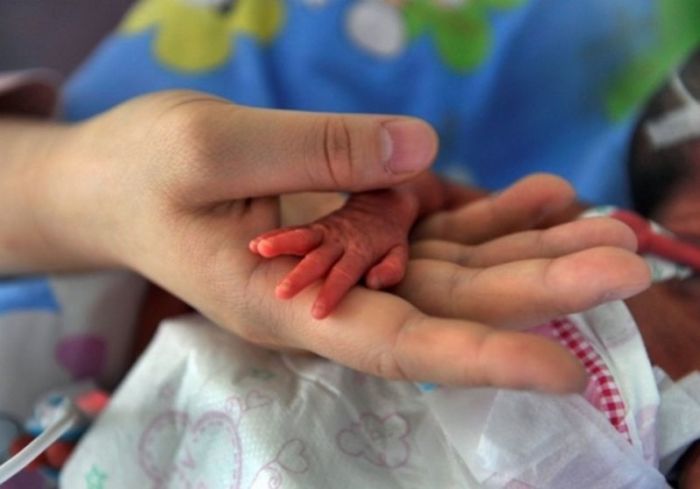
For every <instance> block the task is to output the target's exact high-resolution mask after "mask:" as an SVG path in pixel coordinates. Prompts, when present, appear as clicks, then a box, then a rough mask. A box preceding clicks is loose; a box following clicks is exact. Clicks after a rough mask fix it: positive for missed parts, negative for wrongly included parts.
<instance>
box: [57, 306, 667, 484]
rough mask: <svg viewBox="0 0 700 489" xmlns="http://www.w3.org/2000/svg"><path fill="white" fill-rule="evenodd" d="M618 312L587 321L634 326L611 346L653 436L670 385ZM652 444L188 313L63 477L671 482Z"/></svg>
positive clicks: (120, 394)
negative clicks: (279, 346) (388, 374)
mask: <svg viewBox="0 0 700 489" xmlns="http://www.w3.org/2000/svg"><path fill="white" fill-rule="evenodd" d="M611 307H612V309H607V310H605V309H601V310H597V311H595V312H593V313H592V314H589V315H588V316H585V315H582V316H580V317H578V318H577V319H576V321H577V322H581V321H583V322H586V323H587V324H588V322H590V321H591V319H596V320H600V319H601V318H604V317H607V319H606V320H607V321H610V320H614V321H613V322H615V323H616V324H621V325H622V329H621V330H619V331H618V332H620V331H626V332H627V333H630V334H631V336H624V335H622V336H620V335H615V334H610V335H603V336H604V339H605V341H606V342H607V343H601V344H612V345H616V346H617V347H618V348H617V350H616V349H613V351H620V350H619V347H620V346H622V348H623V349H627V350H629V351H628V353H629V354H630V356H628V359H629V358H637V359H638V360H640V361H641V365H629V366H618V367H620V368H623V369H624V371H621V373H622V374H623V375H629V376H630V377H631V378H630V379H628V381H626V382H627V383H625V382H621V383H620V386H621V390H622V392H623V395H628V396H629V395H630V394H629V393H632V394H633V395H632V397H633V398H634V399H636V401H635V400H633V401H632V402H630V403H628V409H629V410H630V412H629V416H628V417H627V418H626V419H627V420H628V421H629V423H631V424H633V425H634V426H633V427H631V429H630V433H646V432H649V426H647V424H648V423H650V422H651V425H652V427H653V425H654V421H655V417H654V416H655V414H656V406H657V405H658V392H657V391H656V390H655V385H656V384H655V382H654V379H653V377H652V376H651V369H650V367H649V366H648V361H647V363H646V364H644V362H645V361H646V360H645V358H646V356H645V354H644V352H643V347H642V351H641V353H639V352H634V351H633V350H634V349H635V348H638V347H639V346H640V345H641V341H640V340H639V338H638V337H635V334H636V335H638V333H636V329H634V328H633V329H632V330H631V331H630V330H629V329H628V328H629V323H628V322H626V320H627V319H629V318H628V316H623V317H622V320H620V319H621V318H620V317H619V315H618V314H619V312H620V311H621V309H619V304H618V305H613V306H611ZM632 324H633V323H632ZM588 326H590V331H597V330H598V327H597V326H596V325H593V326H591V325H590V324H588ZM590 331H589V334H590ZM635 338H636V339H635ZM597 339H598V340H600V339H601V338H600V337H598V338H597ZM613 340H614V341H613ZM630 341H631V342H630ZM635 345H636V346H635ZM616 368H617V367H616ZM645 369H647V370H648V372H647V371H646V370H645ZM647 373H648V376H647ZM635 377H640V378H642V379H645V380H644V382H642V383H641V384H640V383H637V382H635V380H634V378H635ZM649 379H651V380H650V383H647V382H646V381H648V380H649ZM649 389H651V390H650V391H649ZM648 391H649V392H648ZM654 399H656V403H657V404H656V405H655V404H654V402H653V400H654ZM647 401H651V402H652V404H651V406H649V405H647V404H646V403H647ZM649 416H651V418H649ZM640 422H641V424H640ZM651 432H652V433H653V430H652V431H651ZM641 438H643V436H642V437H640V436H639V435H635V436H634V437H633V442H632V443H630V442H629V441H627V439H626V438H625V437H624V436H622V435H621V434H620V433H618V432H617V431H615V429H613V427H612V426H611V425H610V424H609V422H608V420H607V418H606V417H605V416H604V415H603V414H602V413H600V412H599V411H597V410H596V409H595V408H593V407H592V406H591V405H590V404H589V403H587V402H586V401H585V400H584V399H583V398H582V397H580V396H567V397H560V396H546V395H541V394H533V393H525V392H514V391H506V390H496V389H436V390H434V391H431V392H429V393H427V394H421V393H420V392H419V390H418V389H417V388H416V387H415V386H414V385H412V384H409V383H402V382H390V381H385V380H382V379H377V378H373V377H369V376H366V375H363V374H359V373H357V372H354V371H352V370H350V369H346V368H344V367H340V366H338V365H335V364H333V363H331V362H328V361H325V360H323V359H319V358H316V357H299V356H286V355H281V354H277V353H271V352H268V351H265V350H262V349H259V348H256V347H253V346H251V345H248V344H246V343H244V342H243V341H241V340H239V339H237V338H236V337H235V336H233V335H229V334H228V333H225V332H223V331H220V330H219V329H218V328H216V327H214V326H213V325H211V324H210V323H208V322H207V321H205V320H204V319H202V318H200V317H197V316H188V317H184V318H180V319H178V320H174V321H170V322H167V323H166V324H164V325H163V326H162V327H161V329H160V330H159V332H158V334H157V336H156V338H155V339H154V341H153V343H152V344H151V346H150V347H149V349H148V350H147V351H146V353H145V354H144V355H143V356H142V358H141V359H140V360H139V362H138V363H137V365H136V366H135V367H134V368H133V370H132V372H131V373H130V375H129V376H128V378H127V379H126V380H125V382H124V383H123V384H122V386H121V387H120V389H119V390H118V391H117V392H116V393H115V395H114V397H113V399H112V402H111V404H110V406H109V408H108V409H107V410H106V412H105V413H104V414H103V415H102V416H101V417H100V419H99V420H98V422H97V423H96V424H95V425H94V427H93V428H92V430H91V431H90V432H89V433H88V434H87V436H86V437H85V438H84V439H83V440H82V441H81V444H80V445H79V447H78V449H77V451H76V452H75V454H74V456H73V457H72V458H71V460H70V461H69V463H68V465H67V466H66V467H65V469H64V471H63V472H62V479H61V482H62V486H63V487H68V488H72V487H80V485H81V484H84V482H85V480H86V478H91V477H92V478H97V479H100V480H103V481H108V485H109V487H158V488H165V487H191V488H198V489H199V488H202V489H203V488H218V487H226V488H245V489H248V488H258V487H284V488H285V489H286V488H311V487H322V488H346V487H347V488H358V487H363V488H364V487H368V488H375V487H376V488H385V487H389V488H393V487H396V488H426V487H431V488H432V487H435V488H462V487H464V488H480V487H508V488H516V487H519V488H560V487H561V488H577V487H581V488H590V487H596V488H610V489H612V488H635V489H637V488H663V487H666V484H665V481H664V478H663V476H662V475H661V473H660V472H658V470H657V469H656V468H655V466H654V462H653V459H654V456H650V454H649V453H646V452H645V443H643V442H642V441H640V440H641ZM635 440H636V441H635ZM105 487H107V486H105Z"/></svg>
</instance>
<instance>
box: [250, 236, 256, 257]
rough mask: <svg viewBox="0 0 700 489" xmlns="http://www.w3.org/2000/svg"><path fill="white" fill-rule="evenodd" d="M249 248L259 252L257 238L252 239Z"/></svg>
mask: <svg viewBox="0 0 700 489" xmlns="http://www.w3.org/2000/svg"><path fill="white" fill-rule="evenodd" d="M248 249H249V250H250V251H251V252H253V253H255V254H256V255H257V254H258V240H257V239H253V240H251V241H250V243H248Z"/></svg>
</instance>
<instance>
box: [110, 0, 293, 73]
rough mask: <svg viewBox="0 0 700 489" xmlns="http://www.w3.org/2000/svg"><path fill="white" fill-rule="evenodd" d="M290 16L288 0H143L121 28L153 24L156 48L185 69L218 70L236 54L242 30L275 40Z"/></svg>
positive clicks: (168, 62) (170, 63) (170, 62)
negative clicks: (285, 12)
mask: <svg viewBox="0 0 700 489" xmlns="http://www.w3.org/2000/svg"><path fill="white" fill-rule="evenodd" d="M283 19H284V3H283V0H142V1H141V2H140V3H138V4H137V5H136V6H135V7H134V8H133V9H132V10H131V11H130V12H129V14H128V15H127V17H126V19H125V20H124V22H123V23H122V25H121V27H120V29H121V32H123V33H125V34H136V33H141V32H143V31H146V30H149V29H153V30H154V41H153V43H154V44H153V47H152V49H153V53H154V55H155V56H156V58H157V59H158V60H159V61H161V62H162V63H163V64H165V65H166V66H168V67H170V68H172V69H175V70H179V71H185V72H200V71H208V70H213V69H215V68H217V67H219V66H221V65H222V64H224V63H225V62H226V61H228V60H229V59H230V58H231V57H232V56H233V52H234V48H235V38H236V37H237V36H238V35H244V36H249V37H252V38H254V39H256V40H258V41H259V42H261V43H269V42H270V41H272V39H273V38H274V37H275V36H276V35H277V34H278V33H279V31H280V29H281V27H282V23H283Z"/></svg>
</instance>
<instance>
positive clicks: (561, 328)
mask: <svg viewBox="0 0 700 489" xmlns="http://www.w3.org/2000/svg"><path fill="white" fill-rule="evenodd" d="M547 326H548V328H547V329H548V330H549V331H548V333H549V334H550V335H551V336H553V337H554V338H556V339H558V340H559V342H560V343H561V344H562V345H564V346H565V347H566V348H568V349H569V351H571V352H572V353H573V354H574V355H576V358H578V359H579V360H580V361H581V363H583V366H584V367H585V369H586V372H587V373H588V375H589V377H590V380H589V385H588V388H587V389H586V395H585V397H586V399H587V400H588V401H589V402H590V403H591V404H592V405H593V406H594V407H595V408H597V409H598V410H599V411H601V412H602V413H603V414H605V416H606V417H607V418H608V420H609V421H610V424H612V425H613V427H614V428H615V429H616V430H617V431H618V432H620V433H621V434H622V435H624V436H625V438H627V440H628V441H630V442H631V439H630V435H629V428H628V427H627V423H625V413H626V412H627V407H626V406H625V401H624V400H623V399H622V395H621V394H620V390H619V389H618V388H617V384H615V379H614V378H613V376H612V374H611V373H610V370H609V369H608V366H607V365H606V364H605V362H604V361H603V359H602V358H600V355H598V353H597V352H596V351H595V349H594V348H593V346H592V345H591V344H590V342H589V341H588V340H587V339H586V338H585V337H584V336H583V334H581V332H580V331H579V329H578V328H577V327H576V325H575V324H574V323H573V322H571V321H570V320H569V319H556V320H554V321H552V322H551V323H549V324H548V325H547Z"/></svg>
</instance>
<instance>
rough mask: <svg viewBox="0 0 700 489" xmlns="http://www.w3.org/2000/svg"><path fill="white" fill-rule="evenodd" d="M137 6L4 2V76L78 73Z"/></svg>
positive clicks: (0, 48)
mask: <svg viewBox="0 0 700 489" xmlns="http://www.w3.org/2000/svg"><path fill="white" fill-rule="evenodd" d="M132 2H133V0H0V71H5V70H15V69H22V68H36V67H45V68H52V69H54V70H56V71H58V72H59V73H61V74H62V75H64V76H67V75H69V74H70V73H71V71H73V70H74V69H75V68H76V67H77V66H78V65H79V64H80V63H81V61H82V60H83V59H85V58H86V57H87V55H88V54H89V53H90V51H92V50H93V49H94V48H95V46H96V45H97V44H98V43H99V42H100V39H102V38H103V37H104V36H105V35H106V34H107V33H109V32H110V31H111V30H112V29H113V28H114V27H115V26H116V25H117V23H118V22H119V20H120V19H121V17H122V15H123V14H124V12H125V11H126V10H127V8H128V7H129V5H130V4H131V3H132Z"/></svg>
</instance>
